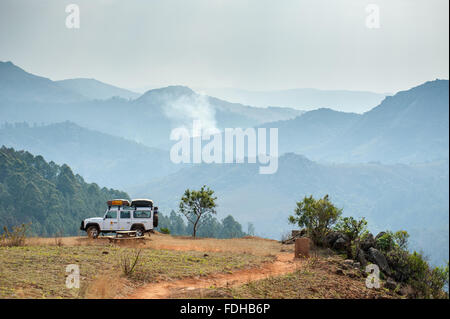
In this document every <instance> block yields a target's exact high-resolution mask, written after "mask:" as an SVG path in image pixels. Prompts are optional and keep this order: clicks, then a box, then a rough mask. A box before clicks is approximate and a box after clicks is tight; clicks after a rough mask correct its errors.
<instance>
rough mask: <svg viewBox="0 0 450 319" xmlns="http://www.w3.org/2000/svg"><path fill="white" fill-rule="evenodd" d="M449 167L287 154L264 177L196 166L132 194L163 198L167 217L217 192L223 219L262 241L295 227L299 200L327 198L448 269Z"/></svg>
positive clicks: (248, 170) (249, 168) (250, 169)
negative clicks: (192, 196)
mask: <svg viewBox="0 0 450 319" xmlns="http://www.w3.org/2000/svg"><path fill="white" fill-rule="evenodd" d="M448 165H449V162H448V160H444V161H440V162H434V163H429V164H415V165H403V164H396V165H382V164H375V163H373V164H327V165H326V164H320V163H317V162H313V161H310V160H308V159H307V158H305V157H303V156H301V155H296V154H286V155H283V156H282V157H280V158H279V169H278V171H277V172H276V173H275V174H273V175H261V174H259V173H258V168H257V166H255V165H252V164H239V165H238V164H209V165H207V164H201V165H200V164H198V165H196V166H194V167H191V168H186V169H182V170H180V171H179V172H177V173H174V174H172V175H170V176H167V177H165V178H162V179H156V180H154V181H152V182H150V183H147V184H144V185H140V186H138V187H130V188H127V191H128V192H129V193H130V195H131V196H136V197H140V196H149V195H151V196H153V197H155V198H158V200H159V205H160V207H161V208H162V209H163V211H169V210H171V209H174V210H176V209H177V204H178V201H179V198H180V196H181V195H182V193H183V191H184V190H185V189H186V188H194V189H195V188H198V187H200V186H202V185H203V184H205V185H208V186H210V187H211V188H212V189H214V190H215V192H216V194H217V197H218V199H219V200H218V203H219V208H218V211H219V212H220V213H221V214H223V215H224V216H225V214H228V213H231V214H233V216H238V217H239V220H240V221H242V222H253V223H254V225H255V227H256V229H257V230H258V233H259V234H262V235H264V236H268V237H271V238H277V239H279V238H280V236H281V233H283V232H284V231H286V230H288V229H291V228H292V226H289V225H288V224H287V217H288V216H289V215H290V214H292V212H293V210H294V208H295V203H296V201H300V200H301V199H303V197H304V196H305V195H310V194H312V195H314V196H316V197H319V196H320V197H322V196H324V195H325V194H329V195H330V197H331V200H332V201H333V203H335V204H337V206H338V207H341V208H343V209H344V215H346V216H357V217H366V219H367V220H368V222H369V225H370V226H371V230H372V231H381V230H386V229H393V230H399V229H405V230H407V231H408V232H410V233H411V236H412V242H414V245H413V247H412V248H415V249H423V250H424V251H426V252H428V254H430V255H432V256H431V257H432V259H433V261H434V262H442V261H444V260H445V259H448V244H449V242H448V225H449V202H448V192H449V167H448ZM419 238H420V240H419Z"/></svg>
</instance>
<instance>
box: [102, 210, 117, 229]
mask: <svg viewBox="0 0 450 319" xmlns="http://www.w3.org/2000/svg"><path fill="white" fill-rule="evenodd" d="M117 213H118V210H117V209H110V210H108V211H107V212H106V214H105V217H104V218H103V230H112V231H114V230H118V227H119V219H118V214H117Z"/></svg>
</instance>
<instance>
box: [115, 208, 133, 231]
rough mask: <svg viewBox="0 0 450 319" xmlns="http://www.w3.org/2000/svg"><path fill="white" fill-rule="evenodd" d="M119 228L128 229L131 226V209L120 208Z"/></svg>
mask: <svg viewBox="0 0 450 319" xmlns="http://www.w3.org/2000/svg"><path fill="white" fill-rule="evenodd" d="M119 215H120V216H119V217H120V218H119V227H118V229H119V230H130V228H131V211H130V210H121V211H120V214H119Z"/></svg>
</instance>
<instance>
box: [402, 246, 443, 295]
mask: <svg viewBox="0 0 450 319" xmlns="http://www.w3.org/2000/svg"><path fill="white" fill-rule="evenodd" d="M408 266H409V271H410V273H411V276H410V278H409V280H408V283H409V284H410V285H411V286H412V287H413V288H414V289H415V293H416V294H415V296H414V297H416V298H448V295H447V294H446V293H445V292H444V290H443V289H444V287H445V285H446V283H448V268H441V267H435V268H431V267H430V266H429V265H428V262H427V261H426V260H425V258H424V257H423V256H422V254H420V253H417V252H414V253H412V254H410V255H409V259H408Z"/></svg>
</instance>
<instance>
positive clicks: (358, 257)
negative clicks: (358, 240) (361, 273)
mask: <svg viewBox="0 0 450 319" xmlns="http://www.w3.org/2000/svg"><path fill="white" fill-rule="evenodd" d="M356 260H357V261H358V263H359V264H360V266H362V267H366V265H367V260H366V256H365V254H364V251H363V250H362V249H361V248H359V249H358V250H357V251H356Z"/></svg>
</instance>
